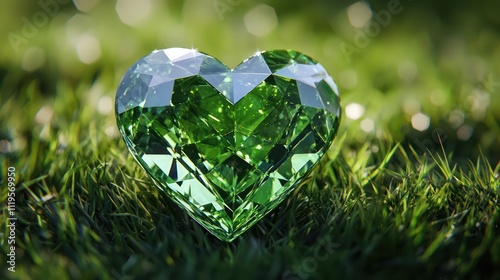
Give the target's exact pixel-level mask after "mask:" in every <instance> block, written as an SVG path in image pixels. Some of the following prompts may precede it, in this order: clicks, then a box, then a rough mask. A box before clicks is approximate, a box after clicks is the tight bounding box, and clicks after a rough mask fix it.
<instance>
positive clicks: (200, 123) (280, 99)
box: [116, 48, 341, 241]
mask: <svg viewBox="0 0 500 280" xmlns="http://www.w3.org/2000/svg"><path fill="white" fill-rule="evenodd" d="M340 112H341V110H340V101H339V95H338V89H337V86H336V85H335V83H334V82H333V80H332V78H331V77H330V76H329V75H328V74H327V72H326V70H325V69H324V68H323V67H322V66H321V65H320V64H319V63H317V62H316V61H315V60H313V59H312V58H310V57H308V56H306V55H304V54H302V53H299V52H296V51H290V50H276V51H266V52H261V53H257V54H255V55H253V56H251V57H250V58H248V59H246V60H245V61H243V62H242V63H241V64H240V65H238V66H237V67H236V68H234V69H232V70H231V69H229V68H228V67H227V66H225V65H224V64H222V63H221V62H220V61H219V60H217V59H215V58H213V57H211V56H209V55H207V54H204V53H201V52H198V51H196V50H193V49H183V48H170V49H164V50H157V51H154V52H152V53H151V54H149V55H147V56H145V57H143V58H142V59H140V60H139V61H137V63H135V64H134V65H133V66H132V67H130V69H129V70H128V71H127V73H126V74H125V76H124V77H123V79H122V81H121V83H120V86H119V87H118V91H117V95H116V118H117V123H118V127H119V130H120V133H121V135H122V137H123V139H124V140H125V143H126V144H127V147H128V149H129V151H130V153H131V154H132V155H133V157H134V159H135V160H136V161H137V163H139V165H140V166H141V167H142V168H143V169H144V170H145V171H146V173H147V174H148V175H149V176H150V177H151V179H152V180H153V182H154V184H155V185H156V186H157V187H158V188H160V190H161V191H164V192H165V193H166V194H167V195H168V197H170V198H171V199H172V201H173V202H175V203H176V204H177V205H178V206H179V207H181V208H182V209H184V210H185V211H187V212H188V213H189V215H190V216H191V217H192V218H193V219H195V220H196V221H197V222H198V223H200V224H201V225H202V226H203V227H205V228H206V229H207V230H208V231H210V232H211V233H212V234H214V235H215V236H217V237H218V238H219V239H221V240H225V241H232V240H233V239H235V238H236V237H238V236H239V235H241V234H242V233H243V232H245V231H246V230H247V229H248V228H250V227H251V226H252V225H253V224H255V223H256V222H257V221H259V220H260V219H262V218H263V217H264V216H265V215H266V214H267V213H269V212H270V211H271V210H272V209H274V208H275V207H276V206H278V204H279V203H281V202H282V201H283V200H284V199H285V198H286V197H287V196H288V195H289V194H290V193H291V192H292V191H293V190H294V189H296V188H297V186H299V185H300V184H301V183H302V182H303V180H304V178H305V177H306V175H307V174H308V173H309V172H310V171H311V169H312V168H313V167H314V166H315V165H316V164H317V163H318V161H319V160H320V158H321V157H322V156H323V155H324V154H325V152H326V150H327V149H328V148H329V147H330V145H331V144H332V141H333V139H334V137H335V135H336V133H337V129H338V126H339V123H340Z"/></svg>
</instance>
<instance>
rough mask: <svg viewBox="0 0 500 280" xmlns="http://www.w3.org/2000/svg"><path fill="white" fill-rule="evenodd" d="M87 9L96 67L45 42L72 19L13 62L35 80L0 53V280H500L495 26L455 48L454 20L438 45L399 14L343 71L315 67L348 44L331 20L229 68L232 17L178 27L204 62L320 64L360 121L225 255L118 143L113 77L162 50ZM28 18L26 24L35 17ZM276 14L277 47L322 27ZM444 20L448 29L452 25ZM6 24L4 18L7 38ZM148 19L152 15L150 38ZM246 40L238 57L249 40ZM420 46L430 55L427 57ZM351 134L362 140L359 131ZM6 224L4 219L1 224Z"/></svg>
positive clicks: (342, 63)
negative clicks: (31, 63)
mask: <svg viewBox="0 0 500 280" xmlns="http://www.w3.org/2000/svg"><path fill="white" fill-rule="evenodd" d="M10 5H17V4H10ZM279 5H280V4H276V7H279ZM102 6H103V7H102V8H96V9H95V10H94V11H93V12H89V13H88V15H87V16H88V17H90V18H92V19H94V21H89V22H91V23H88V24H89V28H90V29H91V30H93V31H94V32H95V35H96V36H97V37H98V38H99V39H100V40H101V44H102V56H101V59H100V60H98V61H97V62H95V63H94V64H91V65H83V64H82V63H81V62H80V61H78V58H77V57H76V56H75V55H74V54H73V53H72V52H71V51H70V49H71V48H72V47H71V44H69V45H68V46H66V45H65V46H66V47H62V46H58V45H55V44H54V43H53V42H52V41H51V40H47V39H46V38H57V37H58V36H64V34H66V33H65V32H69V31H67V30H64V28H63V27H61V26H63V25H64V23H65V19H66V18H64V17H65V16H66V17H67V18H69V17H70V16H69V15H72V14H73V13H75V11H74V10H72V8H70V7H66V8H65V9H64V13H62V14H61V15H59V16H58V17H55V18H54V19H53V22H54V26H47V27H46V28H41V29H40V31H39V34H38V35H37V36H35V37H34V38H33V39H32V40H31V41H30V43H29V46H27V48H29V47H30V46H38V47H39V48H41V49H43V50H44V51H45V55H46V62H45V64H43V65H42V66H40V68H38V69H35V70H32V71H31V72H26V71H25V70H23V69H21V68H20V67H19V61H21V60H22V58H23V57H22V56H23V51H25V50H23V51H22V52H21V53H19V54H18V53H16V52H14V51H13V50H12V49H10V48H9V47H8V46H6V49H5V50H6V51H5V52H2V54H0V61H1V62H2V64H1V65H2V67H1V68H0V89H1V93H2V94H1V95H0V104H2V105H1V110H0V123H1V124H2V125H1V126H0V151H1V153H0V171H1V175H0V186H2V187H1V189H0V199H1V200H2V201H5V200H6V199H7V188H4V186H6V180H7V178H6V174H7V169H8V168H9V167H10V166H13V167H15V168H16V170H17V172H16V184H17V188H16V207H17V208H16V217H17V218H18V220H17V224H16V242H17V243H16V246H17V247H16V257H17V258H16V272H15V273H11V272H9V271H8V270H7V267H8V265H7V263H6V253H7V252H8V251H7V250H8V245H7V244H6V242H7V239H6V237H7V236H8V234H9V233H10V232H9V229H8V228H7V226H6V225H7V223H2V224H1V226H0V234H1V235H2V238H0V242H1V243H0V244H1V247H2V249H3V252H4V253H2V254H1V255H0V261H1V265H0V267H1V272H0V273H1V275H2V276H3V277H2V278H14V279H53V278H55V279H142V278H145V279H147V278H166V279H235V278H236V279H256V278H257V279H258V278H262V279H337V278H338V279H360V278H374V279H386V278H403V277H404V278H408V277H409V278H416V279H499V278H500V269H499V268H500V204H499V198H500V179H499V176H500V175H499V174H500V164H499V158H500V145H498V144H499V143H500V138H499V137H500V136H499V135H500V125H499V122H498V120H499V119H500V99H499V94H498V93H499V92H498V81H500V79H499V76H498V73H499V71H500V69H499V68H498V65H500V63H497V62H499V61H500V53H499V52H498V51H496V50H495V49H494V48H491V47H489V46H492V45H498V44H499V43H500V37H499V36H498V33H497V32H496V31H495V30H496V29H495V28H494V27H491V26H490V27H488V26H487V24H486V23H482V22H481V21H477V22H476V24H477V26H473V27H474V28H472V27H467V28H466V27H463V26H461V25H459V24H458V25H456V26H457V27H456V28H457V29H458V30H460V31H463V32H462V33H460V36H458V37H457V35H455V34H448V33H447V30H449V27H450V26H452V25H453V23H454V22H452V21H451V20H450V22H448V23H446V24H442V25H441V27H440V28H441V29H440V30H438V31H436V30H434V29H432V28H433V26H435V25H434V24H435V22H434V23H433V22H429V23H420V21H418V19H419V15H420V14H421V13H422V12H423V11H425V10H423V8H422V7H420V6H419V7H418V9H417V8H415V9H413V10H411V9H409V8H408V9H406V10H404V11H403V12H402V13H405V16H404V17H403V16H401V17H399V18H398V17H394V23H397V24H392V23H391V25H390V26H388V27H387V28H386V29H384V31H383V32H382V33H381V35H380V36H378V37H376V38H373V39H372V40H371V42H370V45H369V46H368V47H366V48H364V49H363V50H362V52H360V53H358V54H356V55H354V56H352V57H351V61H347V60H346V59H345V58H344V57H343V56H342V54H341V53H339V52H338V51H332V52H330V51H325V50H330V47H332V46H333V47H335V46H337V45H338V43H339V42H341V41H346V42H351V41H352V34H353V32H354V31H353V30H352V29H351V28H348V27H345V25H346V23H345V22H344V21H346V19H345V16H343V14H342V15H341V14H340V12H339V15H338V16H337V17H334V19H331V21H332V22H333V23H334V24H333V25H334V26H335V28H334V29H335V30H334V31H333V32H332V31H331V30H322V29H314V30H316V31H317V33H307V34H309V35H304V36H308V37H307V39H308V40H302V39H301V38H296V39H286V40H285V39H284V38H281V37H279V36H280V34H281V32H277V31H275V33H272V34H271V35H274V36H275V37H274V38H273V36H269V37H266V38H264V39H255V40H256V42H254V43H253V44H242V45H245V47H244V50H239V51H236V52H235V51H234V47H235V45H237V44H236V43H235V42H232V43H231V40H229V39H228V38H231V36H233V35H234V32H235V30H239V29H238V28H239V27H238V26H237V24H240V23H239V21H238V20H239V19H241V13H243V12H244V11H245V9H246V8H244V7H243V6H242V7H241V8H235V10H234V11H233V12H232V13H228V14H227V16H226V18H225V19H224V21H223V23H224V24H220V23H219V21H213V22H209V23H207V26H206V28H207V30H209V31H214V32H207V31H206V30H199V29H196V28H195V27H196V26H197V24H198V23H199V22H197V21H196V20H195V21H193V22H186V23H184V25H183V26H184V28H185V29H186V30H187V31H190V32H192V34H194V35H192V36H193V37H196V36H198V37H199V38H200V39H199V41H195V43H196V45H197V46H198V45H199V47H200V49H201V50H203V51H206V52H209V53H211V54H214V55H215V56H217V57H220V58H221V60H222V61H228V65H230V66H234V65H233V64H231V62H235V63H234V64H236V62H237V61H240V60H241V59H243V58H244V57H245V56H247V55H248V54H250V53H251V50H250V49H252V48H255V46H258V47H259V48H261V49H273V48H280V47H283V46H282V44H283V43H282V42H283V41H285V42H286V43H287V44H290V45H291V46H292V47H291V48H295V49H297V50H300V51H304V52H305V53H307V54H310V55H311V56H313V57H316V58H317V59H318V60H319V61H321V62H322V64H323V65H327V66H325V67H326V68H327V69H328V70H329V71H330V72H331V73H332V76H333V77H334V79H335V80H336V81H338V82H339V86H340V90H341V95H342V98H343V104H344V106H345V105H347V104H352V103H358V104H360V105H362V106H363V107H364V108H365V109H366V111H365V114H364V115H363V116H362V117H361V118H360V119H357V120H354V119H349V118H348V117H346V116H344V118H343V120H342V123H341V130H340V132H339V135H338V136H337V139H336V140H335V143H334V145H333V146H332V148H331V149H330V150H329V152H328V153H327V155H326V156H325V158H324V159H323V160H322V161H321V164H320V165H319V166H317V168H316V169H315V172H313V173H312V174H311V176H310V178H309V180H308V181H307V182H306V183H304V184H303V186H302V187H301V188H300V189H298V190H297V191H295V192H294V193H293V195H292V196H290V198H289V199H287V200H286V201H285V202H283V203H282V204H281V205H280V206H279V207H278V208H277V209H275V210H274V211H273V212H271V213H270V214H269V215H267V216H266V218H264V219H263V220H262V221H260V222H259V223H258V224H256V225H255V226H254V227H252V228H251V229H250V230H249V231H247V232H246V233H245V234H243V235H242V236H241V237H239V238H237V239H236V240H235V241H234V242H232V243H226V242H222V241H219V240H218V239H216V238H215V237H213V236H211V235H210V234H208V233H207V231H205V230H204V229H203V228H202V227H201V226H199V225H198V224H197V223H196V222H194V221H193V220H192V219H190V218H189V217H188V216H187V214H186V213H184V212H183V211H181V210H180V209H178V207H176V206H175V205H173V204H172V203H171V202H170V201H169V199H168V198H167V197H165V196H164V194H163V193H161V192H159V191H158V190H157V189H156V188H154V187H153V185H152V182H151V181H150V179H149V178H147V176H146V174H145V173H144V172H143V171H142V170H141V169H140V168H139V167H138V166H137V165H136V164H135V163H134V162H133V160H132V158H131V156H130V155H129V153H128V152H127V150H126V147H125V144H124V143H123V141H122V140H121V139H120V137H119V135H118V134H117V131H116V124H115V119H114V115H113V111H112V110H110V106H106V104H108V103H109V102H111V103H112V100H113V96H114V91H115V90H116V85H117V83H118V81H119V79H120V78H121V75H122V74H123V72H124V71H125V69H126V68H127V67H128V66H129V65H130V64H131V63H132V62H133V61H134V60H136V59H137V58H138V57H140V56H141V55H144V54H145V53H147V52H148V51H149V50H151V49H153V48H158V46H160V47H164V45H163V44H164V41H162V40H163V39H161V38H159V37H158V36H156V35H154V34H153V33H155V32H145V31H142V30H151V29H147V28H144V29H140V30H138V29H130V28H128V27H125V26H123V24H119V20H117V19H108V21H109V22H106V23H103V22H102V21H100V19H101V18H102V17H100V15H101V14H103V13H106V11H108V12H112V9H113V7H112V5H111V4H102ZM181 6H182V5H181ZM16 7H17V6H16ZM30 7H31V6H30ZM30 7H28V8H26V10H27V11H26V12H25V13H26V15H31V14H33V13H34V12H35V11H36V7H31V8H30ZM175 7H176V6H172V9H173V10H172V11H163V12H164V13H172V14H173V15H175V16H177V18H176V17H173V19H172V18H168V19H165V21H168V22H169V23H172V24H173V23H175V22H176V20H178V19H179V18H181V16H179V15H178V13H179V11H178V10H175ZM382 7H383V6H382ZM61 9H63V8H61ZM110 9H111V10H110ZM277 9H278V8H277ZM283 9H284V10H285V8H283ZM16 11H17V10H16ZM283 13H284V14H283V15H282V17H280V29H279V30H280V31H282V32H283V33H285V34H289V33H290V32H291V31H293V30H295V29H302V30H305V31H307V30H312V28H313V27H316V26H323V25H322V24H323V23H324V22H322V20H323V18H321V17H318V16H317V15H316V14H314V13H312V14H311V15H308V11H304V13H303V14H295V13H294V12H293V11H288V13H285V12H283ZM455 13H456V14H457V15H460V16H463V15H462V14H461V10H460V9H457V10H456V11H455ZM13 14H14V15H13V16H10V18H9V17H7V19H10V20H11V21H13V22H17V21H16V16H19V15H16V14H15V13H14V12H13ZM280 16H281V15H280ZM93 17H95V18H93ZM61 18H63V19H64V20H63V19H61ZM462 19H464V21H465V19H469V18H467V17H466V16H463V18H462ZM202 20H203V19H199V21H202ZM328 20H330V19H328ZM483 20H484V21H486V19H483ZM159 21H160V17H159V16H154V17H152V20H151V22H149V23H147V26H150V27H152V28H153V26H154V25H155V24H156V23H158V22H159ZM179 21H180V20H179ZM308 22H311V24H310V25H308V24H306V23H308ZM415 22H418V23H419V26H418V27H416V25H415ZM467 22H473V23H474V22H475V21H467ZM231 24H234V26H231ZM420 25H421V26H420ZM5 26H6V25H5V24H4V25H2V27H1V29H0V30H4V29H5V28H6V27H5ZM235 26H236V27H235ZM20 28H21V27H19V29H15V31H16V32H17V31H19V30H20ZM232 28H234V29H232ZM243 28H244V27H243ZM468 28H470V29H468ZM156 31H158V30H156ZM187 31H186V32H187ZM215 31H217V32H215ZM2 32H3V33H5V32H4V31H2ZM169 32H170V33H169ZM3 33H2V34H3ZM130 33H132V34H133V35H134V37H137V38H140V40H139V39H138V42H136V49H135V50H134V51H131V52H130V53H129V56H127V57H126V58H122V57H121V56H120V55H119V54H117V53H114V52H113V50H114V49H115V48H116V47H117V46H116V45H115V44H116V42H122V41H121V40H122V39H123V38H124V37H126V36H127V35H128V34H130ZM166 33H167V34H169V35H168V36H174V35H175V34H174V33H173V31H168V32H166ZM108 34H109V35H108ZM156 34H159V33H158V32H157V33H156ZM172 34H174V35H172ZM190 34H191V33H190ZM238 34H239V33H238ZM208 35H210V36H217V37H216V38H217V40H215V41H217V42H214V40H213V38H212V39H211V38H209V37H207V36H208ZM168 36H167V37H168ZM241 36H243V35H241ZM426 36H428V37H426ZM438 36H441V37H442V39H438V38H437V37H438ZM174 37H175V36H174ZM243 37H244V39H242V40H243V41H244V43H248V42H250V41H252V40H253V39H250V37H249V35H246V37H245V36H243ZM168 38H169V39H168V40H170V41H169V43H170V44H174V43H175V40H173V39H171V38H170V37H168ZM426 38H427V39H426ZM429 38H430V39H429ZM457 38H458V39H457ZM259 40H260V41H259ZM349 40H351V41H349ZM426 40H427V41H426ZM428 40H431V41H432V42H435V44H436V45H435V46H431V47H429V45H428V43H426V42H428ZM453 40H455V41H453ZM187 41H189V40H188V39H186V38H181V39H178V41H177V44H184V46H187V45H186V44H188V43H187ZM55 42H57V41H55ZM179 42H180V43H179ZM450 42H452V43H450ZM453 42H455V43H453ZM351 43H352V42H351ZM247 45H248V46H247ZM211 50H213V51H211ZM230 50H233V51H232V52H230ZM247 50H248V52H246V51H247ZM335 50H337V49H335ZM388 53H390V55H388ZM405 61H406V62H407V61H410V62H413V63H414V64H415V65H416V67H417V69H418V75H417V77H416V78H413V79H405V78H404V77H403V78H401V77H398V74H397V73H398V70H397V69H398V67H400V66H401V63H402V62H405ZM403 65H404V64H403ZM406 65H407V64H406ZM352 73H354V74H355V76H356V80H357V83H355V85H354V86H353V85H352ZM349 75H351V80H349V79H348V78H345V77H346V76H347V77H349ZM349 81H351V82H349ZM417 112H422V113H423V114H425V115H426V116H429V118H430V126H429V128H428V129H427V130H424V131H417V130H415V129H413V127H412V124H411V118H412V116H414V115H415V113H417ZM457 116H458V119H459V121H460V120H462V123H460V125H458V126H457V125H456V117H457ZM461 116H463V118H462V117H461ZM364 120H370V121H372V122H373V124H374V128H373V130H370V129H368V130H367V131H365V130H363V129H362V127H361V123H362V121H364ZM464 125H467V126H469V127H470V128H472V129H473V131H472V134H471V135H470V137H469V138H467V137H463V135H462V136H461V134H460V133H459V130H460V128H461V127H463V126H464ZM5 210H6V206H4V205H2V211H1V213H0V218H1V219H2V220H6V218H7V217H8V213H7V211H5Z"/></svg>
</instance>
